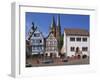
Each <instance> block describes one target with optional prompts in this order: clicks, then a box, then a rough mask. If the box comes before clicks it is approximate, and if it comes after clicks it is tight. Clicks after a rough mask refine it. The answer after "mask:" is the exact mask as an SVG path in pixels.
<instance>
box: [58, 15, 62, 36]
mask: <svg viewBox="0 0 100 80" xmlns="http://www.w3.org/2000/svg"><path fill="white" fill-rule="evenodd" d="M57 29H58V32H59V36H61V25H60V15H58V19H57Z"/></svg>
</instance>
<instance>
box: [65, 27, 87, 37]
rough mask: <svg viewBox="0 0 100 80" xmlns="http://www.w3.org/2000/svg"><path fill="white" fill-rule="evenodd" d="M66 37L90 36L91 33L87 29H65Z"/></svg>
mask: <svg viewBox="0 0 100 80" xmlns="http://www.w3.org/2000/svg"><path fill="white" fill-rule="evenodd" d="M64 32H65V33H66V35H76V36H89V31H88V30H85V29H67V28H65V29H64Z"/></svg>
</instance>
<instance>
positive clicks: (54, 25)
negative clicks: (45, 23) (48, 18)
mask: <svg viewBox="0 0 100 80" xmlns="http://www.w3.org/2000/svg"><path fill="white" fill-rule="evenodd" d="M54 27H56V23H55V18H54V16H53V18H52V23H51V28H54Z"/></svg>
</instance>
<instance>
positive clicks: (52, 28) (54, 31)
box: [50, 16, 56, 37]
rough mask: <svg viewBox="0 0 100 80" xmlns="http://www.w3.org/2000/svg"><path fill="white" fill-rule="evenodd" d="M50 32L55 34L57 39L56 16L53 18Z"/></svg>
mask: <svg viewBox="0 0 100 80" xmlns="http://www.w3.org/2000/svg"><path fill="white" fill-rule="evenodd" d="M50 32H52V33H53V35H54V37H56V22H55V18H54V16H53V17H52V23H51V26H50Z"/></svg>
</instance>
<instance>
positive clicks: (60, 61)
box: [26, 58, 89, 67]
mask: <svg viewBox="0 0 100 80" xmlns="http://www.w3.org/2000/svg"><path fill="white" fill-rule="evenodd" d="M47 60H50V62H45V63H44V61H47ZM63 60H65V61H63ZM26 61H27V63H29V64H31V65H32V66H33V67H39V66H58V65H81V64H89V58H85V59H66V58H64V59H61V58H54V59H49V58H47V59H44V58H39V59H37V58H29V59H27V60H26Z"/></svg>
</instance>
